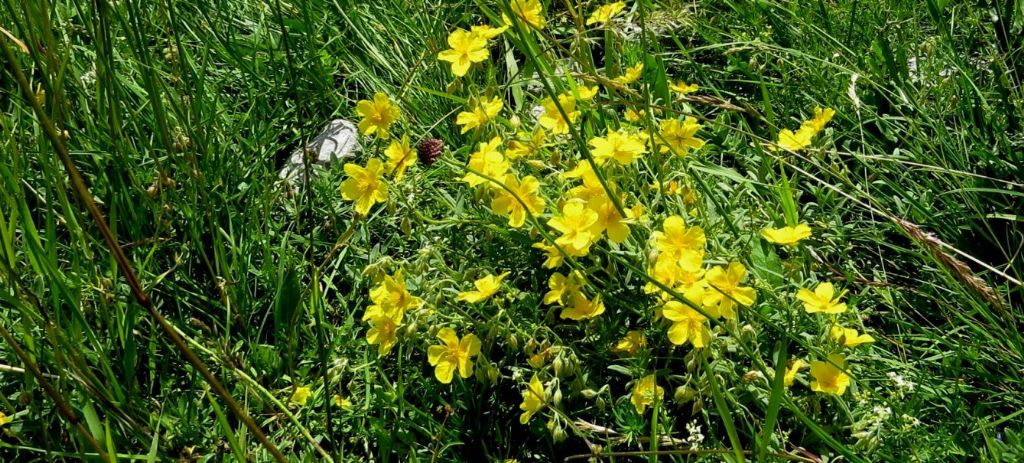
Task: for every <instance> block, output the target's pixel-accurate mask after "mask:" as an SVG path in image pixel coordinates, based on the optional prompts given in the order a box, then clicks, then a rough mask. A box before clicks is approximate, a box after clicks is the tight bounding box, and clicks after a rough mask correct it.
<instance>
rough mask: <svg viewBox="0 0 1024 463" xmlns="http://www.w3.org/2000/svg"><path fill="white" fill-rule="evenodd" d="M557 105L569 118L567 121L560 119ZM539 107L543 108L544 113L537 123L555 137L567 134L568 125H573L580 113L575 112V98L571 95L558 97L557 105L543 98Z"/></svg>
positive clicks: (560, 115) (549, 99) (560, 114)
mask: <svg viewBox="0 0 1024 463" xmlns="http://www.w3.org/2000/svg"><path fill="white" fill-rule="evenodd" d="M559 105H560V106H561V107H562V109H563V110H565V114H566V115H567V116H569V119H568V120H567V119H565V118H564V117H562V113H561V112H559V111H558V106H559ZM541 106H542V107H543V108H544V113H543V114H541V115H540V117H539V118H538V119H537V122H540V125H541V126H542V127H544V128H545V129H548V130H550V131H551V133H553V134H555V135H558V134H562V133H569V124H571V123H575V122H576V120H577V119H579V117H580V112H579V111H577V110H576V98H573V97H572V96H571V95H566V94H562V95H558V105H556V104H555V101H554V100H552V99H551V98H545V99H544V101H542V102H541Z"/></svg>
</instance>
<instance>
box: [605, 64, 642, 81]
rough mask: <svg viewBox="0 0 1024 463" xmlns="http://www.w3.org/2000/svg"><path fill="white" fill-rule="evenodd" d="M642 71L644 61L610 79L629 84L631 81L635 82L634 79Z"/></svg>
mask: <svg viewBox="0 0 1024 463" xmlns="http://www.w3.org/2000/svg"><path fill="white" fill-rule="evenodd" d="M643 71H644V63H636V64H635V65H633V66H632V67H630V68H628V69H626V72H625V73H623V74H622V75H621V76H619V77H616V78H614V79H612V80H613V81H614V82H616V83H619V84H622V85H629V84H631V83H633V82H636V80H637V79H639V78H640V74H641V73H643Z"/></svg>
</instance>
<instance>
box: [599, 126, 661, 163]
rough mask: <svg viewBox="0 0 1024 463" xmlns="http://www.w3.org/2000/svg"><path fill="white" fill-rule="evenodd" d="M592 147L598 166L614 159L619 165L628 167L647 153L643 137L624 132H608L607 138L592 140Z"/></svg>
mask: <svg viewBox="0 0 1024 463" xmlns="http://www.w3.org/2000/svg"><path fill="white" fill-rule="evenodd" d="M590 146H592V147H593V148H594V149H593V150H592V151H591V154H592V155H593V156H594V159H595V160H596V161H597V162H598V164H604V163H605V162H606V161H608V160H609V159H612V160H614V161H615V162H617V163H619V164H622V165H627V164H629V163H632V162H633V161H635V160H636V158H638V157H639V156H640V155H641V154H643V153H644V152H646V151H647V147H646V146H645V144H644V140H643V138H642V137H640V136H639V135H637V134H631V133H628V132H626V131H624V130H617V131H614V132H608V135H607V136H605V137H594V138H591V139H590Z"/></svg>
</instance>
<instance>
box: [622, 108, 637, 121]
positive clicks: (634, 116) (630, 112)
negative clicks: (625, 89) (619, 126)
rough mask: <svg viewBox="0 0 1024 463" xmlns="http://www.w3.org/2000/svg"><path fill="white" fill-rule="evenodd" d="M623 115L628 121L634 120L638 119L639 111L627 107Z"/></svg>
mask: <svg viewBox="0 0 1024 463" xmlns="http://www.w3.org/2000/svg"><path fill="white" fill-rule="evenodd" d="M623 117H625V118H626V120H627V121H629V122H636V121H639V120H640V113H638V112H636V111H634V110H633V108H629V109H627V110H626V113H625V115H624V116H623Z"/></svg>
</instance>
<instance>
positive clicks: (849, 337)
mask: <svg viewBox="0 0 1024 463" xmlns="http://www.w3.org/2000/svg"><path fill="white" fill-rule="evenodd" d="M829 337H831V338H832V339H833V340H835V341H836V342H838V343H839V344H842V345H843V346H845V347H857V346H859V345H861V344H869V343H872V342H875V338H873V337H871V335H869V334H866V333H865V334H858V333H857V330H856V329H854V328H843V327H841V326H833V327H832V329H831V330H830V331H829Z"/></svg>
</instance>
